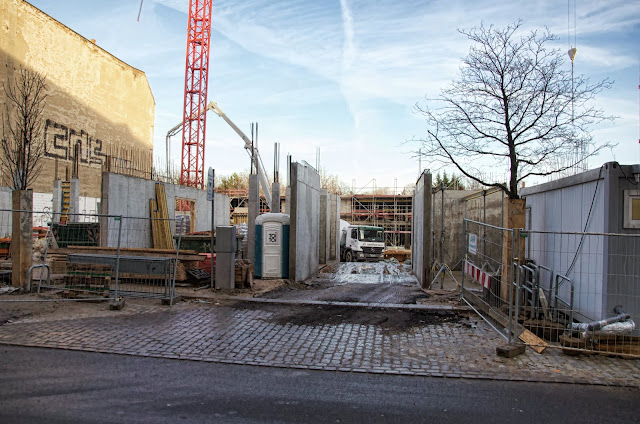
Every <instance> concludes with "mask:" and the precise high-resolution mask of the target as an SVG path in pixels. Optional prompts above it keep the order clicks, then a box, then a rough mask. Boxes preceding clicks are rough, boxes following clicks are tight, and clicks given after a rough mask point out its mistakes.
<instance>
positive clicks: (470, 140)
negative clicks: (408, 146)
mask: <svg viewBox="0 0 640 424" xmlns="http://www.w3.org/2000/svg"><path fill="white" fill-rule="evenodd" d="M521 25H522V22H521V21H519V22H516V23H515V24H512V25H509V26H507V27H506V28H503V29H500V28H494V27H493V26H489V27H485V26H484V25H481V26H480V28H473V29H471V30H469V31H464V30H460V31H459V32H460V33H461V34H463V35H465V36H467V38H468V39H469V40H471V41H472V42H473V45H472V46H471V48H470V50H469V54H468V55H467V57H465V58H464V59H463V65H462V67H461V72H460V76H459V77H458V79H457V80H454V81H453V83H452V84H451V86H450V87H449V88H446V89H443V90H442V91H441V93H440V96H439V97H437V98H435V99H429V98H427V101H428V102H434V103H435V104H436V108H429V106H425V107H421V106H420V105H416V109H417V110H418V111H419V112H420V113H422V114H424V116H425V117H426V120H427V136H426V137H425V138H424V139H420V140H418V141H420V142H421V152H422V154H423V155H425V156H426V157H427V158H431V160H432V161H433V162H434V163H439V164H440V165H449V164H453V165H455V166H456V167H457V168H458V170H460V172H462V174H463V175H464V176H466V177H468V178H469V179H471V180H473V181H477V182H478V183H480V184H482V185H483V186H488V187H500V188H501V189H502V190H503V191H504V192H505V193H506V194H507V195H508V196H509V198H512V199H517V198H518V197H519V195H518V184H519V183H520V182H521V181H522V180H524V179H525V178H527V177H531V176H548V175H552V174H555V173H560V172H563V171H566V170H567V169H569V168H571V167H573V166H576V165H577V164H581V163H584V162H585V161H586V160H587V159H588V158H589V157H592V156H594V155H596V154H597V153H598V152H600V151H601V150H602V149H604V148H606V147H611V146H612V144H611V143H601V144H597V145H596V143H594V141H593V138H592V136H591V135H590V134H589V129H590V127H591V126H593V125H594V124H596V123H599V122H602V121H603V120H613V119H614V118H613V117H609V116H605V115H604V114H603V112H602V111H601V110H598V109H595V108H594V107H593V106H591V105H590V103H591V100H592V99H593V98H594V96H595V95H596V94H598V93H599V92H600V91H602V90H603V89H608V88H610V86H611V84H612V82H611V81H610V80H608V79H604V80H602V81H598V82H596V83H594V84H591V83H590V81H589V79H588V78H586V77H584V76H577V77H576V78H573V76H572V75H571V72H570V71H569V70H567V69H566V68H567V67H566V66H565V60H564V54H563V53H561V52H560V51H559V50H557V49H551V48H550V47H549V45H550V44H552V43H553V42H554V41H555V40H556V39H557V38H556V37H555V36H554V35H552V34H551V33H549V31H548V30H545V32H544V33H540V34H539V33H538V32H537V31H532V32H530V33H524V32H523V31H522V30H520V27H521ZM521 34H522V35H521ZM577 150H579V154H578V155H576V151H577ZM565 158H572V159H571V160H564V159H565ZM480 167H484V168H485V169H505V168H508V169H509V181H508V182H495V181H485V180H484V178H483V177H482V174H483V172H482V171H481V170H480Z"/></svg>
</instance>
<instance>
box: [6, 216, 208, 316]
mask: <svg viewBox="0 0 640 424" xmlns="http://www.w3.org/2000/svg"><path fill="white" fill-rule="evenodd" d="M46 213H47V212H42V211H15V210H7V209H0V259H4V260H3V261H0V263H2V264H3V268H4V269H2V270H0V271H4V273H5V274H6V273H7V272H8V273H9V274H10V264H11V258H10V255H11V250H10V243H11V239H10V237H11V235H12V231H11V228H12V219H13V217H18V219H20V218H19V217H20V216H22V217H27V218H28V217H29V216H30V215H33V214H46ZM49 217H50V219H49V221H48V225H47V227H43V228H38V227H35V228H34V232H33V235H32V237H33V262H32V263H33V265H32V266H31V268H30V269H29V271H28V275H27V287H26V289H27V290H28V291H34V290H37V291H38V292H40V291H42V290H45V289H55V290H59V291H61V292H62V293H64V294H66V295H67V296H68V297H72V298H86V297H87V296H92V297H95V296H98V297H105V298H112V299H117V298H119V297H122V296H131V297H157V298H162V299H167V300H168V302H169V304H173V298H174V296H175V282H176V276H177V275H179V274H180V272H182V273H184V272H185V271H184V264H181V263H179V259H180V258H181V256H180V255H181V252H180V244H181V238H182V237H181V235H180V234H178V235H177V236H175V237H174V236H173V235H172V234H173V231H172V229H175V228H176V220H175V219H163V218H141V217H127V216H113V215H100V214H69V219H68V220H67V221H66V222H62V221H58V222H54V221H53V220H52V219H51V218H52V217H51V214H49ZM178 220H180V217H178ZM179 225H180V224H179V223H178V226H179ZM159 229H160V230H159ZM161 230H162V231H164V233H165V234H164V239H165V243H164V245H165V246H167V247H168V246H172V248H169V249H167V248H165V249H154V248H153V247H154V244H155V243H156V239H157V238H158V237H160V236H159V235H158V234H159V233H160V232H161ZM167 240H168V241H167ZM3 241H4V242H5V243H2V242H3ZM3 247H6V248H5V249H3ZM192 256H193V255H192ZM191 259H194V258H191ZM195 259H197V257H196V258H195ZM7 268H8V271H7Z"/></svg>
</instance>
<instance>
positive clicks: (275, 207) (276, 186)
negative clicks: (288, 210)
mask: <svg viewBox="0 0 640 424" xmlns="http://www.w3.org/2000/svg"><path fill="white" fill-rule="evenodd" d="M271 212H272V213H280V183H277V182H276V183H273V184H272V185H271Z"/></svg>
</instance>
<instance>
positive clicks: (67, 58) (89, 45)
mask: <svg viewBox="0 0 640 424" xmlns="http://www.w3.org/2000/svg"><path fill="white" fill-rule="evenodd" d="M20 67H24V68H27V69H30V70H33V71H36V72H38V73H40V74H42V75H44V76H45V77H46V84H47V89H48V90H47V94H48V97H47V101H46V107H45V109H44V113H43V118H44V122H43V125H44V136H45V143H46V153H45V158H44V159H43V162H42V164H43V168H42V172H41V173H40V175H39V177H38V179H37V180H36V182H35V183H34V184H33V186H32V187H31V188H32V189H33V190H34V192H36V193H51V192H52V187H53V181H54V180H55V179H65V178H70V173H71V170H72V169H73V168H74V167H75V169H77V170H78V171H77V178H78V180H79V194H80V196H83V197H90V198H95V199H99V198H100V197H101V187H102V182H101V181H102V170H103V168H111V167H113V166H117V167H126V166H128V165H130V162H137V163H138V164H144V166H148V168H149V169H150V166H151V162H152V154H153V131H154V110H155V101H154V98H153V94H152V92H151V88H150V86H149V82H148V81H147V77H146V75H145V73H144V72H142V71H140V70H138V69H135V68H133V67H131V66H130V65H127V64H126V63H124V62H122V61H121V60H120V59H118V58H116V57H114V56H113V55H111V54H110V53H109V52H107V51H105V50H104V49H102V48H100V47H99V46H98V45H96V43H95V42H94V41H93V40H87V39H86V38H84V37H82V36H81V35H79V34H77V33H76V32H74V31H73V30H72V29H70V28H68V27H66V26H65V25H63V24H62V23H60V22H58V21H57V20H55V19H53V18H52V17H50V16H48V15H47V14H45V13H43V12H42V11H40V10H39V9H37V8H35V7H34V6H32V5H30V4H29V3H27V2H25V1H23V0H0V82H1V83H2V84H9V83H10V82H12V81H13V79H14V75H15V74H16V70H18V69H19V68H20ZM6 100H7V99H6V94H5V91H4V90H2V89H0V107H1V108H2V109H4V104H5V102H6ZM0 185H6V182H3V183H2V184H0ZM34 201H35V202H36V204H37V200H36V199H34ZM36 204H34V209H35V208H37V205H36Z"/></svg>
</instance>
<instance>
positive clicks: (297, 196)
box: [288, 162, 320, 281]
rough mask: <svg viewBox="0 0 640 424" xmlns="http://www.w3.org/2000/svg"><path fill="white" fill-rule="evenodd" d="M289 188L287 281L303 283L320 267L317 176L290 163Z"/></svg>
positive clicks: (299, 165) (318, 184)
mask: <svg viewBox="0 0 640 424" xmlns="http://www.w3.org/2000/svg"><path fill="white" fill-rule="evenodd" d="M290 184H291V200H290V201H289V202H288V203H289V205H290V216H291V233H290V238H289V278H291V279H293V280H294V281H304V280H306V279H307V278H309V277H311V276H313V275H315V274H316V273H317V272H318V265H319V263H320V258H319V257H320V248H319V237H318V235H319V234H318V233H319V231H318V229H319V227H320V175H319V174H318V172H317V171H316V170H315V169H314V168H313V167H311V165H309V164H307V163H306V162H301V163H297V162H292V163H291V170H290Z"/></svg>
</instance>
